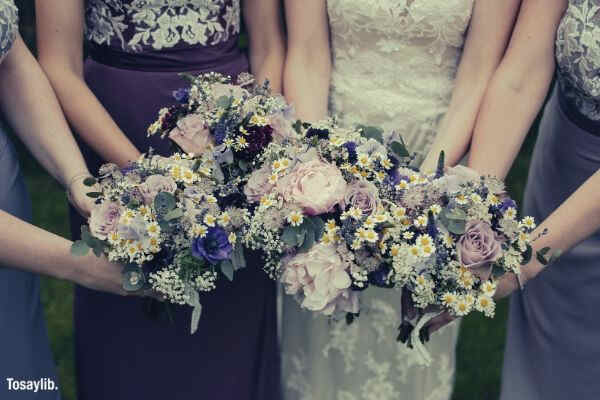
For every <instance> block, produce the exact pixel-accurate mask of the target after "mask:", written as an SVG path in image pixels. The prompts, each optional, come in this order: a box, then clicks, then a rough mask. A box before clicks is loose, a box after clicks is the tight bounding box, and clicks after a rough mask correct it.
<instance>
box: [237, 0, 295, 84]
mask: <svg viewBox="0 0 600 400" xmlns="http://www.w3.org/2000/svg"><path fill="white" fill-rule="evenodd" d="M280 4H281V3H280V1H279V0H245V1H244V3H243V6H244V9H243V15H244V22H245V24H246V27H247V28H248V36H249V40H250V43H249V46H250V49H249V56H250V70H251V72H252V73H253V74H254V75H255V76H256V78H257V80H258V82H264V81H265V80H266V79H268V80H269V82H270V83H271V88H272V89H273V90H274V91H275V92H281V90H282V73H283V60H284V58H285V44H284V42H283V21H282V16H281V7H280Z"/></svg>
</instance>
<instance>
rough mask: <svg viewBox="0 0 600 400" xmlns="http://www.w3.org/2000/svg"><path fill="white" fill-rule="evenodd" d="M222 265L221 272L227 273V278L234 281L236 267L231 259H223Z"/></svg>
mask: <svg viewBox="0 0 600 400" xmlns="http://www.w3.org/2000/svg"><path fill="white" fill-rule="evenodd" d="M220 267H221V272H222V273H223V275H225V276H226V277H227V279H229V280H230V281H233V274H234V271H235V269H234V268H233V264H232V263H231V261H229V260H224V261H221V264H220Z"/></svg>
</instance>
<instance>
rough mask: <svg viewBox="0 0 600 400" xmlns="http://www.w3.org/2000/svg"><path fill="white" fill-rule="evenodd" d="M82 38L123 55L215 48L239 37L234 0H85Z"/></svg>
mask: <svg viewBox="0 0 600 400" xmlns="http://www.w3.org/2000/svg"><path fill="white" fill-rule="evenodd" d="M85 14H86V15H85V19H86V38H87V40H89V41H90V42H92V43H96V44H99V45H109V46H113V47H117V48H119V49H122V50H125V51H128V52H140V51H152V50H161V49H168V48H174V47H185V46H188V47H189V46H214V45H217V44H220V43H223V42H226V41H228V40H233V39H236V38H237V35H238V34H239V33H240V1H239V0H88V1H87V2H86V13H85Z"/></svg>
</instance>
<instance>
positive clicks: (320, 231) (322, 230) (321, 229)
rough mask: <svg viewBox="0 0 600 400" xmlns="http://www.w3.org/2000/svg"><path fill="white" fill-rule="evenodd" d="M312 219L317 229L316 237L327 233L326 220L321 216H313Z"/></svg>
mask: <svg viewBox="0 0 600 400" xmlns="http://www.w3.org/2000/svg"><path fill="white" fill-rule="evenodd" d="M310 220H311V222H312V225H313V228H314V231H315V238H316V239H317V240H319V239H321V238H322V237H323V234H324V233H325V222H324V221H323V220H322V219H321V218H319V217H311V218H310Z"/></svg>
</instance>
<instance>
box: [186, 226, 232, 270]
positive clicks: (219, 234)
mask: <svg viewBox="0 0 600 400" xmlns="http://www.w3.org/2000/svg"><path fill="white" fill-rule="evenodd" d="M232 251H233V247H232V246H231V243H229V239H228V238H227V232H225V231H224V230H223V229H222V228H220V227H218V226H215V227H212V228H209V229H208V232H206V235H205V236H204V237H197V238H196V239H194V241H193V242H192V255H193V256H194V257H196V258H203V259H205V260H206V261H208V262H209V263H211V264H218V263H219V262H220V261H223V260H228V259H229V258H231V252H232Z"/></svg>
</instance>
